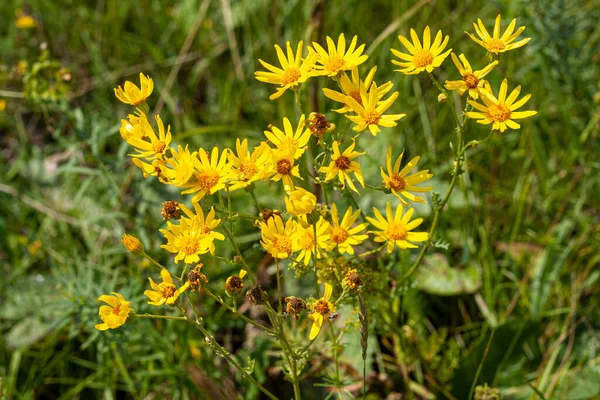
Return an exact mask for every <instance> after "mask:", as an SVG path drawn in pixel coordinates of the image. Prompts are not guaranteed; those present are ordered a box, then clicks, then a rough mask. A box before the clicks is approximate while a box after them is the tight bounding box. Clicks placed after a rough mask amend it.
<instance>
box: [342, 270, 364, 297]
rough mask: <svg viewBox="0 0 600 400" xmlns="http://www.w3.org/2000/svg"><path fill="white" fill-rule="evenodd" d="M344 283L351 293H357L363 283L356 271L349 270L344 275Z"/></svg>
mask: <svg viewBox="0 0 600 400" xmlns="http://www.w3.org/2000/svg"><path fill="white" fill-rule="evenodd" d="M344 283H346V286H348V288H349V289H350V290H351V291H353V292H357V291H359V290H360V287H361V286H362V285H363V281H362V279H360V275H358V272H357V271H356V269H351V270H350V271H348V272H347V273H346V277H345V278H344Z"/></svg>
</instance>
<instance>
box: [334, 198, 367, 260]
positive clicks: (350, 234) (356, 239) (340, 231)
mask: <svg viewBox="0 0 600 400" xmlns="http://www.w3.org/2000/svg"><path fill="white" fill-rule="evenodd" d="M359 215H360V209H358V210H356V212H355V213H352V207H349V208H348V210H346V213H345V214H344V217H343V218H342V221H341V222H340V220H339V217H338V211H337V206H336V205H335V203H333V204H332V205H331V223H332V227H331V233H330V236H331V249H333V248H335V247H337V248H338V251H339V252H340V253H341V254H343V253H348V254H350V255H352V254H354V247H353V246H357V245H359V244H361V243H362V242H364V241H365V240H366V239H367V238H368V237H369V236H368V235H365V234H362V235H360V234H359V233H360V232H362V231H364V230H365V229H366V228H367V226H369V224H367V223H362V224H358V225H356V226H355V227H352V225H354V223H355V222H356V219H357V218H358V216H359ZM331 249H330V250H331Z"/></svg>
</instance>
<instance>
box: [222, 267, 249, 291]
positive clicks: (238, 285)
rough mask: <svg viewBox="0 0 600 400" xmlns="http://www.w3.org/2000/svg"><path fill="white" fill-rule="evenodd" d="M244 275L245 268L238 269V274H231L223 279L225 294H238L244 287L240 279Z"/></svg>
mask: <svg viewBox="0 0 600 400" xmlns="http://www.w3.org/2000/svg"><path fill="white" fill-rule="evenodd" d="M244 276H246V270H243V269H242V270H240V274H239V275H231V276H230V277H229V278H227V281H225V290H226V291H227V294H238V293H239V292H240V291H241V290H242V289H243V288H244V281H243V280H242V279H243V278H244Z"/></svg>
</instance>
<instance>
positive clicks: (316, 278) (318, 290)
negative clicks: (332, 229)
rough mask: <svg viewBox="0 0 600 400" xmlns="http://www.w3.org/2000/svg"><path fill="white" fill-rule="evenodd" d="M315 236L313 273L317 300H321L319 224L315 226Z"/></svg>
mask: <svg viewBox="0 0 600 400" xmlns="http://www.w3.org/2000/svg"><path fill="white" fill-rule="evenodd" d="M313 235H314V242H315V254H313V273H314V275H315V290H316V291H317V299H319V298H321V288H320V287H319V277H318V276H317V252H318V248H317V224H313Z"/></svg>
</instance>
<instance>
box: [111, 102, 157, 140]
mask: <svg viewBox="0 0 600 400" xmlns="http://www.w3.org/2000/svg"><path fill="white" fill-rule="evenodd" d="M127 118H128V119H122V120H121V129H119V132H120V133H121V137H122V138H123V140H125V141H126V142H127V143H129V144H131V143H130V140H131V139H132V138H136V139H139V140H144V139H146V138H147V137H148V133H147V132H149V131H152V132H153V129H152V126H151V125H150V123H149V122H148V118H147V117H146V114H144V113H143V112H141V111H140V110H139V109H136V111H135V114H129V115H128V116H127Z"/></svg>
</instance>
